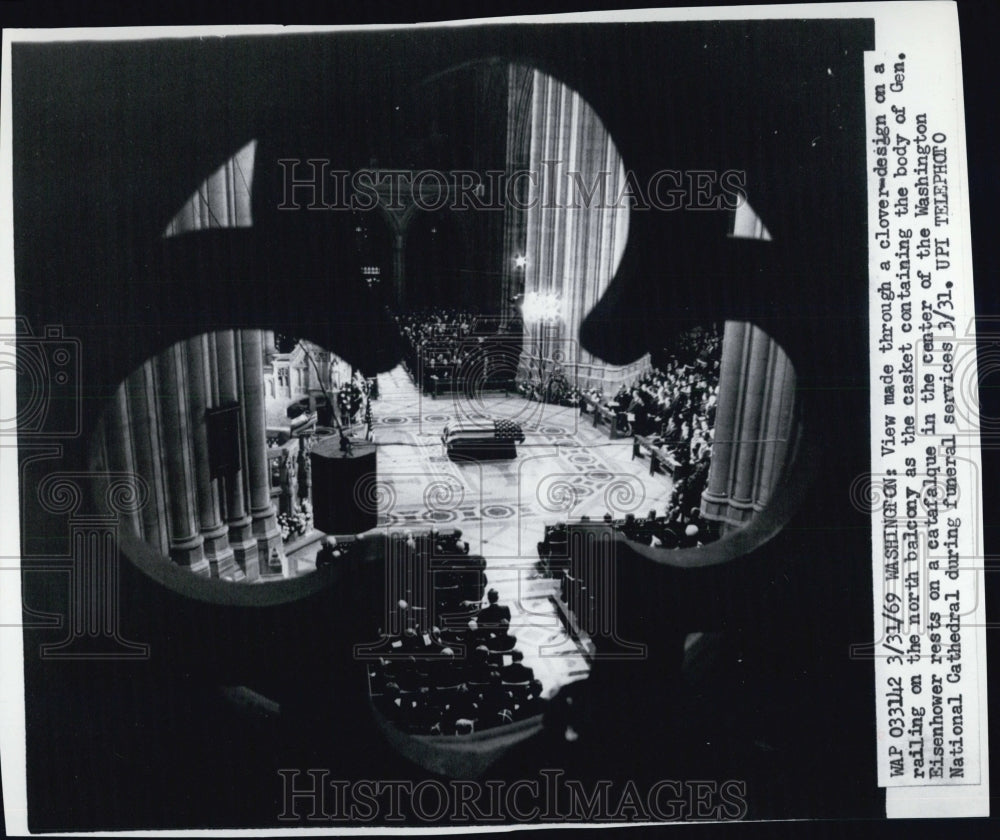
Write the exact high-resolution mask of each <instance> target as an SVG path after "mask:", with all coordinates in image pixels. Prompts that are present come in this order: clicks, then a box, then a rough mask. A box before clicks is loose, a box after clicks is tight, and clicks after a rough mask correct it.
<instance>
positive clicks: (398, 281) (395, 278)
mask: <svg viewBox="0 0 1000 840" xmlns="http://www.w3.org/2000/svg"><path fill="white" fill-rule="evenodd" d="M405 256H406V235H405V234H404V233H394V234H392V289H393V295H394V297H395V301H394V303H395V305H396V307H397V308H399V309H402V308H403V307H404V306H405V305H406V288H405V287H406V281H405V280H404V272H405V266H406V262H405Z"/></svg>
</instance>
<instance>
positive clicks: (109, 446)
mask: <svg viewBox="0 0 1000 840" xmlns="http://www.w3.org/2000/svg"><path fill="white" fill-rule="evenodd" d="M102 442H103V444H104V469H106V470H108V471H109V472H118V473H137V472H138V471H137V470H136V466H135V459H134V458H133V457H132V446H133V444H132V423H131V421H130V420H129V411H128V393H127V390H126V387H125V384H124V383H123V384H122V385H121V387H119V388H118V390H117V391H116V392H115V396H114V399H113V400H112V402H111V405H110V406H109V408H108V411H107V413H106V414H105V415H104V438H103V441H102ZM141 478H143V479H144V480H145V481H146V482H149V479H150V476H148V475H143V476H141ZM120 516H121V521H122V523H123V524H124V525H126V526H127V527H129V528H131V529H132V530H134V531H135V533H136V534H138V535H139V536H140V537H143V538H145V534H144V533H143V523H142V517H141V516H140V515H139V510H138V509H136V510H127V511H124V512H123V513H122V514H121V515H120ZM157 547H159V546H157Z"/></svg>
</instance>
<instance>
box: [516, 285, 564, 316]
mask: <svg viewBox="0 0 1000 840" xmlns="http://www.w3.org/2000/svg"><path fill="white" fill-rule="evenodd" d="M521 315H522V316H523V317H524V320H525V322H527V323H529V324H553V323H555V322H556V321H558V320H560V319H561V318H562V298H561V297H560V296H559V294H558V293H557V292H528V293H527V294H525V296H524V302H523V303H522V304H521Z"/></svg>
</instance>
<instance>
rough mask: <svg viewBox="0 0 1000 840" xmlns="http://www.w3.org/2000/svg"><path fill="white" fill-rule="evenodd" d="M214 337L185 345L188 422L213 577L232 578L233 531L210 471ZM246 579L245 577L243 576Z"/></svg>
mask: <svg viewBox="0 0 1000 840" xmlns="http://www.w3.org/2000/svg"><path fill="white" fill-rule="evenodd" d="M209 338H210V336H208V335H200V336H197V337H195V338H192V339H189V340H188V341H187V342H186V343H185V349H186V351H187V352H186V356H187V375H188V400H187V408H188V421H189V423H190V428H191V437H192V443H193V447H194V467H195V481H196V482H197V486H198V517H199V521H200V523H201V536H202V539H203V540H204V546H205V559H206V560H207V561H208V567H209V571H210V573H211V575H212V577H232V576H233V573H234V572H235V571H236V560H235V555H234V554H233V549H232V547H231V546H230V545H229V528H228V527H227V526H226V523H225V522H224V521H223V519H222V514H221V512H220V505H219V488H218V486H217V484H216V481H215V480H214V479H213V478H212V475H211V471H210V469H209V465H210V456H209V451H208V425H207V423H206V420H205V410H206V409H207V408H208V407H209V400H210V399H211V396H212V395H211V384H212V378H211V375H212V370H211V366H210V364H209V358H208V352H207V349H208V341H209ZM240 576H241V577H242V575H240Z"/></svg>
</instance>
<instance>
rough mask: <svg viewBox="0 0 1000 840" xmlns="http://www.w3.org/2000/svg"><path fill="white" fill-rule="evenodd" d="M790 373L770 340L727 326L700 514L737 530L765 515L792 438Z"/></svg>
mask: <svg viewBox="0 0 1000 840" xmlns="http://www.w3.org/2000/svg"><path fill="white" fill-rule="evenodd" d="M794 407H795V370H794V368H793V367H792V364H791V362H790V361H789V359H788V356H787V355H786V354H785V352H784V351H783V350H782V349H781V347H780V345H778V344H777V343H776V342H775V341H774V340H773V339H772V338H771V337H770V336H769V335H768V334H767V333H765V332H764V331H763V330H761V329H759V328H758V327H755V326H753V325H751V324H748V323H744V322H739V323H737V322H733V321H727V322H726V327H725V332H724V334H723V341H722V367H721V371H720V375H719V400H718V404H717V406H716V414H715V431H714V437H713V443H712V463H711V466H710V467H709V473H708V487H707V488H706V489H705V492H704V493H703V494H702V502H701V510H702V513H703V514H704V516H705V517H706V518H708V519H714V520H717V521H721V522H723V523H726V524H728V525H732V526H737V527H738V526H740V525H742V524H743V523H745V522H747V521H748V520H750V519H751V518H752V517H753V516H754V514H756V513H757V512H759V511H761V510H763V509H764V507H765V505H766V504H767V502H768V500H769V499H770V497H771V493H772V491H773V490H774V487H775V485H776V484H777V482H778V480H779V479H780V477H781V474H782V470H783V468H784V465H785V459H786V458H787V457H788V453H789V451H790V447H789V441H790V440H791V439H793V438H794V437H795V435H796V434H797V430H796V428H795V414H794Z"/></svg>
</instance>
